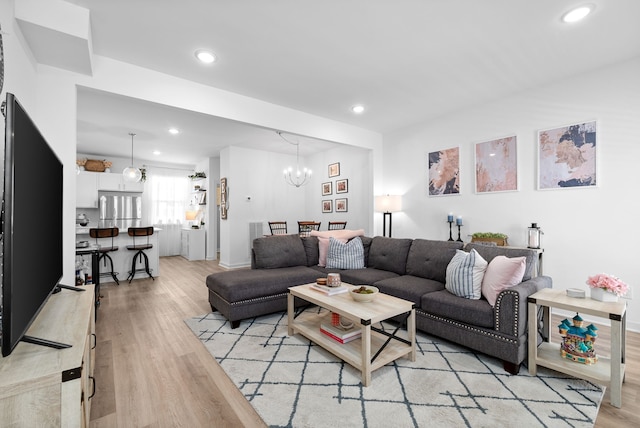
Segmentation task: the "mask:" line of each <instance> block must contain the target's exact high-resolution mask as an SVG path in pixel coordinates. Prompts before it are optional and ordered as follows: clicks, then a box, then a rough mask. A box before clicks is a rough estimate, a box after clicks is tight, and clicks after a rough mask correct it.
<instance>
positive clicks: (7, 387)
mask: <svg viewBox="0 0 640 428" xmlns="http://www.w3.org/2000/svg"><path fill="white" fill-rule="evenodd" d="M82 289H83V290H85V291H81V292H77V291H73V290H65V289H63V290H62V291H60V292H59V293H57V294H54V295H52V296H51V297H50V298H49V300H48V302H47V303H46V305H45V306H44V307H43V309H42V311H41V312H40V314H39V315H38V317H37V318H36V320H35V321H34V323H33V324H32V325H31V327H30V328H29V330H28V332H27V334H28V335H29V336H34V337H38V338H42V339H47V340H53V341H56V342H62V343H66V344H70V345H72V346H71V348H67V349H53V348H48V347H45V346H40V345H34V344H30V343H24V342H20V343H19V344H18V345H17V346H16V348H15V349H14V350H13V352H12V353H11V355H9V356H7V357H3V358H1V359H0V426H18V427H23V426H24V427H27V426H28V427H35V426H47V427H48V426H56V427H88V426H89V415H90V412H91V397H92V396H93V393H94V392H95V380H94V378H93V366H94V361H95V347H96V336H95V305H94V299H95V294H94V292H95V291H94V288H93V285H87V286H84V287H82Z"/></svg>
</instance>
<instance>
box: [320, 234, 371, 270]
mask: <svg viewBox="0 0 640 428" xmlns="http://www.w3.org/2000/svg"><path fill="white" fill-rule="evenodd" d="M327 269H364V246H363V245H362V240H361V239H360V238H359V237H357V236H356V237H355V238H353V239H352V240H351V241H349V242H347V243H346V244H345V243H343V242H341V241H340V240H338V239H336V238H334V237H333V236H332V237H330V238H329V253H328V254H327Z"/></svg>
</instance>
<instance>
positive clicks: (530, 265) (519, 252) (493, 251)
mask: <svg viewBox="0 0 640 428" xmlns="http://www.w3.org/2000/svg"><path fill="white" fill-rule="evenodd" d="M464 249H465V250H466V251H471V249H475V250H476V251H477V252H478V253H480V255H481V256H482V258H483V259H485V260H486V261H487V262H489V263H491V260H493V258H494V257H496V256H506V257H523V256H524V257H526V258H527V268H526V269H525V271H524V275H523V277H522V280H523V281H528V280H530V279H531V278H533V277H534V276H536V272H535V269H536V268H537V266H538V253H537V252H536V251H535V250H531V249H529V248H509V247H498V246H495V245H493V246H490V245H482V244H477V243H471V242H470V243H468V244H467V245H465V247H464Z"/></svg>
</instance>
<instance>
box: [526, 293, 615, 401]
mask: <svg viewBox="0 0 640 428" xmlns="http://www.w3.org/2000/svg"><path fill="white" fill-rule="evenodd" d="M538 307H541V308H542V311H543V312H542V313H543V316H542V321H543V329H544V332H543V336H544V337H546V338H547V340H549V339H548V338H549V337H550V334H549V320H550V316H549V309H550V308H559V309H564V310H569V311H573V312H578V313H583V314H589V315H593V316H596V317H601V318H607V319H609V321H610V323H611V358H606V357H603V356H601V355H598V361H597V362H596V363H595V364H592V365H588V364H579V363H576V362H573V361H569V360H567V359H564V358H562V356H561V355H560V344H559V343H551V342H543V343H542V344H540V346H538V344H537V338H538V335H537V327H538V326H537V320H538V316H537V315H538ZM528 320H529V326H528V333H529V347H528V348H529V374H531V375H535V374H536V372H537V366H543V367H547V368H550V369H552V370H556V371H558V372H561V373H565V374H568V375H570V376H574V377H577V378H579V379H584V380H587V381H589V382H593V383H596V384H599V385H604V386H606V387H608V388H610V390H611V405H613V406H615V407H621V406H622V382H623V381H624V371H625V364H624V358H625V336H626V320H627V307H626V303H625V302H623V301H622V302H598V301H596V300H592V299H589V298H586V299H585V298H576V297H569V296H567V295H566V292H565V291H564V290H555V289H551V288H545V289H543V290H540V291H538V292H537V293H534V294H532V295H531V296H529V298H528Z"/></svg>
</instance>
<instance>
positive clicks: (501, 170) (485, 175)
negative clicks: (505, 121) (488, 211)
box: [475, 135, 518, 193]
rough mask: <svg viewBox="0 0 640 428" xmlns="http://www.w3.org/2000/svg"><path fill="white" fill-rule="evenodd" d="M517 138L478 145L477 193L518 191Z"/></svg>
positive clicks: (507, 138) (501, 139)
mask: <svg viewBox="0 0 640 428" xmlns="http://www.w3.org/2000/svg"><path fill="white" fill-rule="evenodd" d="M516 143H517V142H516V136H515V135H514V136H511V137H505V138H499V139H496V140H491V141H486V142H483V143H477V144H476V152H475V153H476V193H489V192H508V191H514V190H518V159H517V144H516Z"/></svg>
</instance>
